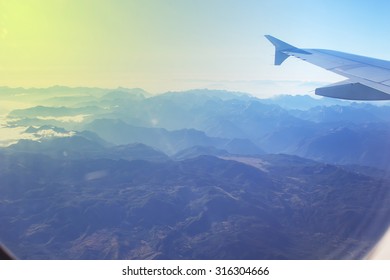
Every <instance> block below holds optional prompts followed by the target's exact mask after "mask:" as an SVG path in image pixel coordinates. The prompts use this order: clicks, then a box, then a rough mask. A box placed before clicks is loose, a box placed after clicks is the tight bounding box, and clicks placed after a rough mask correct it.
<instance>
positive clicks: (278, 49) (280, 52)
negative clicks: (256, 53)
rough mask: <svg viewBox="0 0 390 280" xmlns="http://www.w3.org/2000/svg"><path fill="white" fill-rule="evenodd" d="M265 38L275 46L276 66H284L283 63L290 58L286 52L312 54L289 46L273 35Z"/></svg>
mask: <svg viewBox="0 0 390 280" xmlns="http://www.w3.org/2000/svg"><path fill="white" fill-rule="evenodd" d="M265 38H267V39H268V40H269V41H270V42H271V43H272V44H273V45H274V46H275V65H280V64H282V63H283V61H285V60H286V59H287V58H288V57H289V56H290V55H289V54H288V53H286V52H295V53H304V54H310V53H308V52H306V51H304V50H301V49H298V48H297V47H294V46H292V45H290V44H287V43H286V42H283V41H281V40H279V39H277V38H275V37H273V36H271V35H265Z"/></svg>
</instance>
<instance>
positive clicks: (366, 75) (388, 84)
mask: <svg viewBox="0 0 390 280" xmlns="http://www.w3.org/2000/svg"><path fill="white" fill-rule="evenodd" d="M265 37H266V38H267V39H268V40H269V41H270V42H271V43H272V44H273V45H274V46H275V61H274V64H275V65H281V64H282V63H283V61H285V60H286V59H287V58H288V57H290V56H294V57H297V58H299V59H302V60H304V61H307V62H309V63H311V64H314V65H317V66H319V67H321V68H324V69H326V70H329V71H332V72H334V73H337V74H339V75H342V76H344V77H347V78H348V79H347V80H345V81H342V82H340V83H336V84H332V85H329V86H325V87H322V88H317V89H316V90H315V94H317V95H321V96H326V97H332V98H340V99H349V100H390V61H385V60H379V59H375V58H370V57H365V56H359V55H353V54H348V53H343V52H338V51H332V50H322V49H299V48H297V47H294V46H292V45H290V44H287V43H286V42H283V41H281V40H279V39H277V38H275V37H273V36H270V35H265Z"/></svg>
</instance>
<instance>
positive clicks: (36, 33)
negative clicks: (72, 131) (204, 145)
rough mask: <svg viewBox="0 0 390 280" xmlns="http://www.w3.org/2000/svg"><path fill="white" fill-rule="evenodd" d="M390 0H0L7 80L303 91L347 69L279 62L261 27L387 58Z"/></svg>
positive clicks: (0, 76) (1, 69)
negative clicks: (330, 70)
mask: <svg viewBox="0 0 390 280" xmlns="http://www.w3.org/2000/svg"><path fill="white" fill-rule="evenodd" d="M389 8H390V3H389V2H388V1H375V0H374V1H361V0H360V1H359V0H358V1H351V0H327V1H324V0H323V1H319V0H311V1H308V0H295V1H292V0H196V1H195V0H132V1H126V0H100V1H93V0H66V1H65V0H20V1H14V0H0V85H4V86H24V87H31V86H35V87H46V86H51V85H56V84H60V85H68V86H98V87H113V88H115V87H118V86H123V87H141V88H144V89H145V90H147V91H150V92H152V93H160V92H164V91H168V90H185V89H191V88H220V89H228V90H239V91H248V92H251V93H253V94H255V95H258V96H269V95H272V94H278V93H300V94H306V93H308V92H310V91H313V90H314V87H313V84H319V85H320V84H326V83H329V82H336V81H339V80H342V79H343V78H342V77H339V76H337V75H335V74H333V73H328V72H327V71H325V70H323V69H319V68H317V67H315V66H312V65H308V64H306V63H304V62H301V61H297V60H295V59H293V58H290V59H288V60H287V61H286V62H285V64H284V65H283V66H281V67H275V66H273V65H272V62H273V47H272V45H271V44H270V43H269V42H268V41H267V40H266V39H265V38H264V37H263V35H265V34H271V35H273V36H275V37H278V38H280V39H282V40H284V41H287V42H289V43H291V44H292V45H296V46H297V47H302V48H327V49H334V50H340V51H345V52H350V53H356V54H361V55H366V56H372V57H377V58H381V59H387V60H390V35H389V34H388V27H390V17H389V12H388V11H390V9H389ZM272 81H273V82H274V83H271V82H272Z"/></svg>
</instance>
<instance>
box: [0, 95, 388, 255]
mask: <svg viewBox="0 0 390 280" xmlns="http://www.w3.org/2000/svg"><path fill="white" fill-rule="evenodd" d="M0 92H2V93H4V95H3V97H2V98H4V99H7V98H8V100H9V101H10V102H11V101H13V100H15V99H17V98H18V96H19V95H20V94H23V96H26V100H28V101H29V102H31V106H30V107H28V108H24V109H23V108H19V109H15V110H8V111H7V115H5V117H4V121H3V125H2V127H1V128H0V132H1V131H2V130H3V131H6V130H5V129H7V131H11V130H13V129H14V130H15V131H16V132H18V133H19V136H18V137H17V136H13V137H14V139H9V142H13V144H11V145H8V146H7V147H2V148H0V182H1V183H0V197H1V198H0V211H1V213H2V215H0V221H1V223H2V225H4V226H2V230H1V232H0V240H1V241H2V242H3V243H4V244H6V245H7V247H9V248H10V250H11V251H12V252H14V254H15V255H16V256H17V257H19V258H21V259H358V258H363V257H364V256H365V255H366V254H367V253H368V252H369V251H370V250H371V248H372V247H373V246H374V245H375V244H376V242H377V241H378V239H379V238H380V237H381V235H382V234H383V233H384V232H385V231H386V229H387V228H388V226H389V222H390V219H389V218H388V217H390V215H389V214H390V207H389V205H390V203H389V202H390V201H389V200H390V197H389V188H388V186H389V180H390V176H389V158H390V144H389V143H390V142H389V141H388V139H389V136H390V125H389V124H390V122H389V121H390V119H389V118H390V107H389V106H388V105H387V104H382V103H378V104H371V103H353V102H346V101H345V102H344V101H343V102H341V101H334V100H331V99H316V98H312V97H309V96H281V97H278V98H272V99H258V98H255V97H253V96H250V95H248V94H244V93H237V92H227V91H216V90H212V91H210V90H191V91H187V92H168V93H165V94H161V95H156V96H154V95H150V94H148V93H147V92H145V91H143V90H141V89H123V88H119V89H116V90H108V89H88V88H66V87H54V88H50V89H9V88H4V87H3V88H0ZM16 132H15V134H16Z"/></svg>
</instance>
